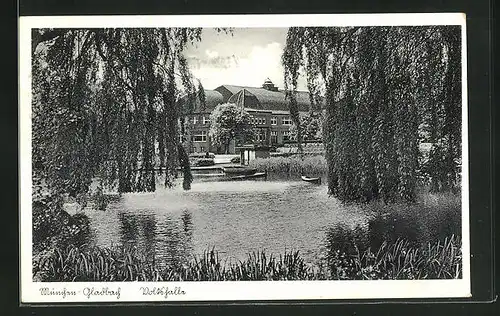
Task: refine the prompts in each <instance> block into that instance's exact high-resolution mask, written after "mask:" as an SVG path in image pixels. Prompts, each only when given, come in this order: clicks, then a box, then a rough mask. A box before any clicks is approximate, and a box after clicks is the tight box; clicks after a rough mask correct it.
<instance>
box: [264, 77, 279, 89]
mask: <svg viewBox="0 0 500 316" xmlns="http://www.w3.org/2000/svg"><path fill="white" fill-rule="evenodd" d="M262 88H264V89H266V90H269V91H278V87H275V86H274V83H273V82H272V81H271V79H269V78H267V79H266V81H264V83H263V84H262Z"/></svg>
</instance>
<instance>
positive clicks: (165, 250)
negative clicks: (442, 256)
mask: <svg viewBox="0 0 500 316" xmlns="http://www.w3.org/2000/svg"><path fill="white" fill-rule="evenodd" d="M85 213H86V214H87V215H88V216H89V218H90V220H91V225H92V229H93V234H92V236H91V240H90V243H93V244H96V245H100V246H107V247H109V246H114V245H131V246H137V247H138V248H139V249H143V250H145V251H146V253H147V254H148V255H149V256H154V257H155V258H156V259H167V260H161V261H164V262H168V263H170V264H175V263H181V262H183V261H184V260H190V259H191V258H192V256H193V255H199V254H202V253H203V252H204V251H206V250H208V249H211V248H213V247H215V249H217V250H218V251H219V253H220V255H221V257H223V258H228V259H229V260H234V259H236V260H237V259H244V258H246V256H247V254H248V253H249V252H252V251H257V250H265V251H266V252H268V253H274V254H283V253H284V252H285V251H288V250H299V251H300V253H301V255H302V257H304V258H305V259H306V261H308V262H310V263H314V262H317V261H318V260H320V259H321V258H323V257H325V255H326V253H327V251H328V249H330V248H331V247H332V246H333V245H334V244H335V245H339V244H343V243H346V244H347V243H348V242H350V241H352V240H353V239H354V240H356V241H357V242H360V243H362V244H363V245H365V246H370V245H372V246H373V245H375V246H376V244H377V243H381V242H382V241H383V240H384V239H395V238H397V237H399V236H404V237H407V238H409V239H410V240H413V241H416V242H417V243H422V242H426V241H427V240H432V239H435V238H436V237H440V236H441V235H443V236H445V235H447V234H449V233H457V232H459V226H457V225H456V224H453V223H455V222H457V221H456V220H453V219H452V220H450V221H448V220H446V219H445V220H443V221H441V222H442V223H441V224H440V223H437V224H436V222H435V221H433V222H432V223H425V220H426V217H425V216H422V217H421V216H410V217H409V218H408V217H406V218H405V217H401V216H399V217H394V216H387V215H384V216H374V212H373V210H371V209H369V208H363V207H360V206H356V205H351V206H349V205H347V206H346V205H343V204H341V203H340V202H339V201H337V200H336V199H335V198H330V197H328V195H327V188H326V186H324V185H322V186H317V185H312V184H309V183H306V182H303V181H273V180H268V181H262V180H257V181H240V182H227V181H223V182H219V181H216V180H214V178H213V177H210V176H199V177H197V178H196V180H195V183H193V185H192V189H191V190H190V191H183V190H181V189H180V188H176V189H163V188H159V189H157V191H156V192H155V193H130V194H123V195H122V196H121V197H119V198H117V199H116V200H114V201H113V202H111V203H110V204H109V205H108V207H107V209H106V210H105V211H99V210H92V209H86V210H85ZM421 220H423V221H424V223H423V224H422V222H421ZM450 223H452V224H450Z"/></svg>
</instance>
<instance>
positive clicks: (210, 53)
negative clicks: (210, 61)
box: [205, 49, 219, 58]
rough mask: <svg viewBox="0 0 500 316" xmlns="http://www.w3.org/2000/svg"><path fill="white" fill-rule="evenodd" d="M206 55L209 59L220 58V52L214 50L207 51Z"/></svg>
mask: <svg viewBox="0 0 500 316" xmlns="http://www.w3.org/2000/svg"><path fill="white" fill-rule="evenodd" d="M205 54H207V56H208V58H216V57H219V52H217V51H213V50H209V49H207V50H205Z"/></svg>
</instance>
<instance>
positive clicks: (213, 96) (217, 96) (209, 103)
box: [194, 89, 224, 113]
mask: <svg viewBox="0 0 500 316" xmlns="http://www.w3.org/2000/svg"><path fill="white" fill-rule="evenodd" d="M221 103H224V98H223V96H222V94H221V93H220V92H219V91H215V90H206V89H205V107H203V106H202V104H201V102H200V99H198V97H196V98H195V105H194V112H195V113H205V112H206V113H209V112H212V110H213V109H215V107H216V106H217V105H219V104H221Z"/></svg>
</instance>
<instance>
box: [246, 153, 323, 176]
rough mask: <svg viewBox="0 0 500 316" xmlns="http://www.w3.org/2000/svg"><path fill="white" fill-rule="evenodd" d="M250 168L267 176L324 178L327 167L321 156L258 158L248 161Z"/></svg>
mask: <svg viewBox="0 0 500 316" xmlns="http://www.w3.org/2000/svg"><path fill="white" fill-rule="evenodd" d="M249 166H250V167H253V168H256V169H258V170H259V171H266V172H267V173H268V174H269V175H279V176H287V177H300V176H301V175H309V176H325V175H326V174H327V169H328V166H327V164H326V159H325V157H323V156H305V157H303V158H301V157H299V156H291V157H270V158H259V159H254V160H251V161H250V164H249Z"/></svg>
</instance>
